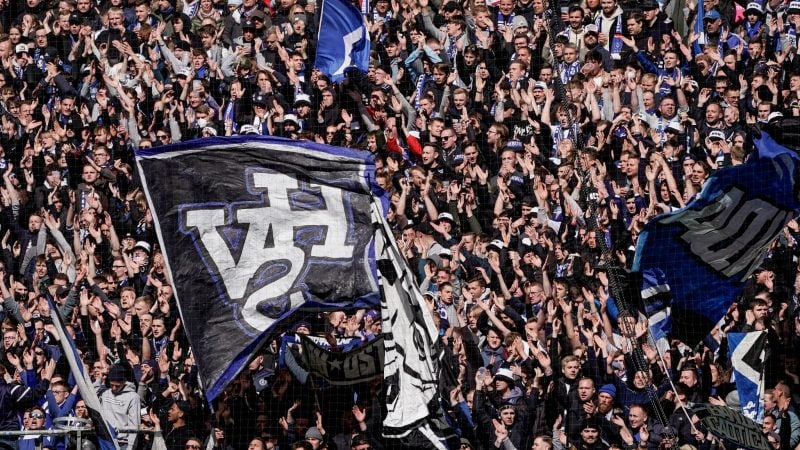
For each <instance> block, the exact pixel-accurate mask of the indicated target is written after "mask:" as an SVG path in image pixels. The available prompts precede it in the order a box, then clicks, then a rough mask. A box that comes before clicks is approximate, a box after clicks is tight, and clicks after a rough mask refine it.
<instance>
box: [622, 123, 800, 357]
mask: <svg viewBox="0 0 800 450" xmlns="http://www.w3.org/2000/svg"><path fill="white" fill-rule="evenodd" d="M755 144H756V147H757V151H756V152H754V154H752V155H750V157H749V158H748V160H747V162H745V163H744V164H742V165H739V166H734V167H730V168H727V169H723V170H721V171H719V172H717V173H716V174H714V175H712V176H711V177H710V178H709V179H708V181H707V182H706V185H705V187H704V188H703V190H702V192H700V194H699V195H698V196H697V198H696V199H694V200H693V201H692V202H691V203H689V204H688V205H687V206H686V207H685V208H682V209H680V210H678V211H676V212H674V213H671V214H665V215H661V216H659V217H656V218H654V219H653V220H651V221H650V222H649V223H648V224H647V226H646V227H645V229H644V231H643V232H642V233H641V235H640V236H639V242H638V245H637V249H636V257H635V259H634V264H633V268H634V270H635V271H639V272H641V273H642V274H645V273H647V272H648V271H655V272H654V273H657V272H658V271H660V272H662V273H663V275H664V279H663V281H661V282H659V284H668V285H669V287H670V291H671V292H672V301H671V305H670V307H671V317H672V338H674V339H679V340H681V341H683V342H684V343H686V344H688V345H690V346H691V345H694V344H696V343H698V342H699V341H700V340H701V339H702V338H703V337H704V336H705V335H706V334H707V333H708V332H709V331H710V330H711V328H712V327H713V326H714V325H715V324H716V323H717V322H718V321H719V319H721V318H722V317H723V316H724V315H725V313H726V312H727V311H728V307H729V306H730V305H731V303H733V301H734V300H735V299H736V297H737V296H738V295H739V294H740V293H741V291H742V289H743V288H744V284H745V282H746V281H747V280H748V278H749V277H750V276H751V275H752V274H753V272H754V271H755V270H756V269H757V268H758V267H759V265H760V264H761V262H762V261H763V259H764V257H765V254H766V251H767V249H768V247H769V246H770V245H771V243H772V242H773V240H774V239H775V238H776V237H777V236H778V234H779V233H780V232H781V231H782V230H783V228H784V227H785V226H786V224H787V223H788V222H789V220H791V219H792V218H793V217H796V216H797V213H798V209H800V202H798V189H797V183H798V168H800V165H798V156H797V154H796V153H795V152H794V151H792V150H789V149H787V148H786V147H783V146H781V145H779V144H778V143H776V142H775V141H774V140H772V138H770V137H769V136H768V135H767V134H766V133H762V135H761V137H760V138H758V139H756V141H755Z"/></svg>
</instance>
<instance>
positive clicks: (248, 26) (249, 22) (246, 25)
mask: <svg viewBox="0 0 800 450" xmlns="http://www.w3.org/2000/svg"><path fill="white" fill-rule="evenodd" d="M255 29H256V23H255V22H253V20H252V19H250V20H247V21H246V22H245V23H243V24H242V30H255Z"/></svg>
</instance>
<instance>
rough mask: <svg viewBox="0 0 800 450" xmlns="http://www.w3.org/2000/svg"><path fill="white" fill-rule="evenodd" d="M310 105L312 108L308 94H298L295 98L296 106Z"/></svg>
mask: <svg viewBox="0 0 800 450" xmlns="http://www.w3.org/2000/svg"><path fill="white" fill-rule="evenodd" d="M298 105H308V106H311V97H309V96H308V94H298V95H296V96H295V97H294V106H298Z"/></svg>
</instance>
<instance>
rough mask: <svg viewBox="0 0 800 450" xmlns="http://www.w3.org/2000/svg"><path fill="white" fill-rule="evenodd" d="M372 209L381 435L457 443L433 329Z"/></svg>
mask: <svg viewBox="0 0 800 450" xmlns="http://www.w3.org/2000/svg"><path fill="white" fill-rule="evenodd" d="M376 209H377V207H376ZM375 215H376V220H377V221H378V222H379V226H378V230H377V231H376V233H375V248H376V252H377V262H378V272H379V273H380V282H381V289H382V294H383V295H382V297H381V316H382V320H383V321H382V323H381V329H382V331H383V336H384V347H385V349H386V355H385V366H384V369H383V376H384V383H385V385H386V409H387V413H386V417H385V418H384V420H383V436H384V437H386V438H395V439H400V440H401V441H402V442H403V445H404V446H406V447H415V448H430V449H434V448H435V449H440V450H445V449H447V448H457V447H458V440H457V439H456V442H455V446H454V445H453V442H452V439H453V438H454V435H453V433H452V431H451V430H450V428H449V427H448V426H447V424H446V422H445V421H444V416H443V414H442V411H441V407H440V404H439V392H438V389H439V377H440V370H441V358H442V356H443V347H442V344H441V341H440V339H439V330H438V328H437V327H436V325H435V324H434V322H433V318H432V316H431V312H430V310H429V309H428V308H427V306H426V305H425V301H424V300H423V299H422V293H421V292H420V290H419V286H417V283H416V279H415V277H414V274H413V273H412V272H411V270H410V269H409V267H408V265H407V264H406V263H405V260H404V259H403V256H402V255H401V253H400V251H399V250H398V248H397V244H396V242H395V241H394V238H393V237H392V234H391V231H390V230H389V227H388V224H387V223H386V221H385V220H383V218H382V216H381V214H380V213H377V212H376V214H375ZM379 216H380V217H379Z"/></svg>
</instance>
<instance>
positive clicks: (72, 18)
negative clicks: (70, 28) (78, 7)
mask: <svg viewBox="0 0 800 450" xmlns="http://www.w3.org/2000/svg"><path fill="white" fill-rule="evenodd" d="M69 24H70V25H83V17H81V16H80V15H79V14H77V13H72V14H70V15H69Z"/></svg>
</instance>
